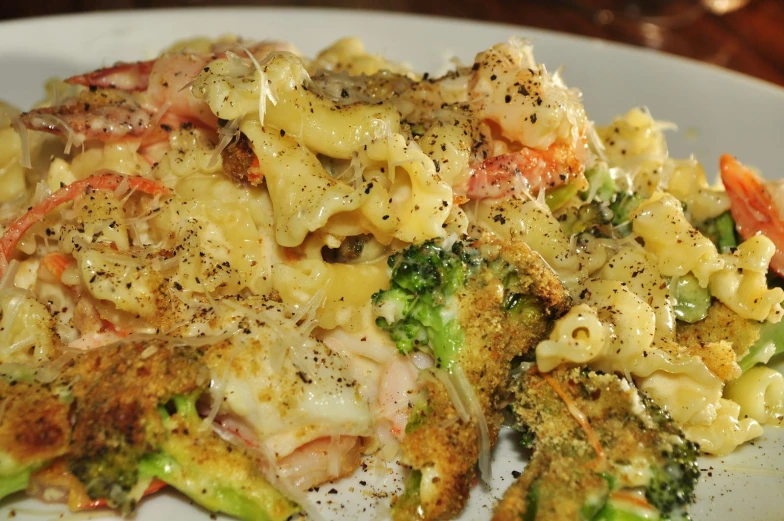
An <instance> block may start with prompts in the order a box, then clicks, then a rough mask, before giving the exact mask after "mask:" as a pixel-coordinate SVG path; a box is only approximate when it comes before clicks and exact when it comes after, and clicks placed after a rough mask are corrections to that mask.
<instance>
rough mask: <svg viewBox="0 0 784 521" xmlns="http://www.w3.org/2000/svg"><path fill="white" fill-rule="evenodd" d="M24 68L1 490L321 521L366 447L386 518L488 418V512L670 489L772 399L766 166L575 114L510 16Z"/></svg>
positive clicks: (10, 248)
mask: <svg viewBox="0 0 784 521" xmlns="http://www.w3.org/2000/svg"><path fill="white" fill-rule="evenodd" d="M46 88H47V93H48V95H47V99H46V100H44V101H43V102H42V103H40V104H39V105H37V106H36V107H34V108H32V109H31V110H28V111H26V112H24V111H20V110H18V109H16V108H14V107H11V106H9V105H0V108H2V110H1V111H0V223H2V224H1V225H0V233H1V235H0V499H1V498H3V497H6V496H11V495H16V494H17V493H21V494H26V495H28V496H32V497H35V498H38V499H40V500H42V501H46V502H54V503H64V504H67V506H68V508H70V509H71V510H73V511H82V510H91V509H97V508H109V509H113V510H114V511H116V512H118V513H120V514H122V515H124V516H127V515H130V514H132V513H133V512H134V511H135V509H136V507H137V505H138V503H139V501H142V500H143V498H144V497H146V496H149V495H152V494H154V493H155V492H156V491H158V490H159V489H161V488H163V487H167V486H169V487H172V488H173V489H176V490H177V491H179V492H180V493H181V494H183V495H184V496H187V497H188V498H190V499H191V500H192V501H193V502H195V503H196V504H198V505H200V506H202V507H204V508H205V509H206V510H208V511H210V512H222V513H225V514H227V515H229V516H232V517H235V518H237V519H243V520H285V519H289V518H296V517H297V516H302V517H306V518H309V519H320V516H321V514H320V512H319V507H318V505H315V504H312V503H311V502H310V501H309V500H308V498H307V496H306V491H308V490H309V489H312V488H313V487H318V486H320V485H322V484H324V483H329V482H334V481H336V480H338V479H341V478H343V477H345V476H350V475H352V474H354V473H356V472H357V470H358V469H360V468H361V467H362V466H363V465H365V464H366V463H365V462H366V461H368V458H373V459H374V460H375V461H377V462H381V463H380V464H382V465H384V464H391V463H392V462H396V461H399V462H400V463H402V464H403V465H404V466H405V467H406V477H405V482H404V484H403V486H402V487H401V489H400V490H398V491H397V493H396V494H395V495H394V497H392V498H390V500H389V503H388V507H389V509H390V510H389V512H390V513H389V515H390V516H391V518H392V519H394V520H395V521H402V520H443V519H453V518H456V517H458V516H459V515H460V514H461V512H462V511H463V509H464V507H465V504H466V502H467V500H468V498H469V495H470V494H471V491H472V488H473V487H474V485H475V484H476V483H477V481H479V480H485V481H486V480H487V479H488V478H489V475H490V470H491V459H492V451H493V447H494V446H495V444H496V441H497V439H498V436H499V432H500V429H501V428H502V425H504V423H505V422H506V424H507V425H508V426H510V427H512V428H513V429H515V430H517V431H519V433H518V437H519V440H520V444H521V445H522V447H523V449H522V450H523V451H524V452H525V453H526V454H527V457H528V463H527V465H525V468H524V469H523V468H520V469H519V471H520V473H519V474H518V477H517V479H516V480H515V482H514V483H513V484H511V485H510V486H509V488H508V490H507V491H506V493H505V494H504V495H503V497H502V498H501V499H500V500H499V501H498V503H497V504H496V505H495V506H494V507H493V510H492V514H490V513H488V517H490V516H492V519H494V520H496V521H504V520H517V519H524V520H553V519H558V520H592V521H613V520H631V521H634V520H656V519H672V520H679V519H686V518H687V517H686V516H687V509H688V506H689V504H691V503H692V502H693V501H694V499H695V493H694V489H695V485H696V483H697V481H698V479H699V469H698V467H697V457H698V456H699V455H700V454H713V455H726V454H729V453H731V452H732V451H733V450H735V449H736V448H737V447H739V446H740V445H742V444H744V443H746V442H748V441H750V440H753V439H755V438H757V437H759V436H761V435H762V433H763V428H764V427H765V426H773V425H778V424H779V423H780V422H781V419H782V417H783V416H784V376H782V374H780V373H779V372H777V371H776V370H774V369H773V368H771V367H769V366H768V365H767V364H768V363H769V361H770V360H771V359H772V358H774V357H775V356H776V355H778V354H779V353H780V352H781V351H782V350H784V325H782V324H783V323H782V322H781V318H782V314H783V313H784V311H782V301H784V289H782V282H781V279H780V276H782V275H784V233H783V232H782V225H781V223H782V217H781V215H780V210H779V208H777V206H776V201H777V197H778V195H777V194H778V193H780V188H779V187H778V186H777V185H776V184H775V183H766V182H764V181H763V180H762V178H761V177H759V176H758V175H757V174H756V173H755V172H754V171H753V170H752V169H751V168H750V167H747V166H745V165H744V164H742V163H741V162H740V161H739V160H738V159H736V158H735V157H733V156H732V155H730V154H729V153H730V152H732V151H728V154H727V155H724V156H722V157H721V158H717V160H718V163H717V164H718V167H719V173H720V180H717V181H716V182H715V183H714V182H713V181H712V177H713V176H712V175H709V174H706V169H707V170H708V172H709V173H710V172H712V170H713V168H714V167H713V165H711V166H706V167H705V168H704V167H703V165H701V164H700V163H699V162H698V161H697V160H696V159H694V158H674V157H671V156H670V155H669V153H668V149H667V143H666V138H665V132H666V131H667V130H668V129H669V128H670V125H669V124H667V123H663V122H659V121H656V120H655V119H654V118H653V116H652V115H651V114H650V113H649V111H647V110H646V109H644V108H633V109H631V110H629V111H628V112H626V113H625V114H624V115H621V116H618V117H617V118H616V119H614V120H613V121H611V122H609V123H608V124H606V125H599V124H596V125H595V124H594V123H593V122H592V121H591V120H590V119H589V117H588V115H587V114H586V112H585V109H584V107H583V104H582V99H581V94H580V92H579V91H578V90H576V89H574V88H570V87H568V86H567V85H566V84H565V83H564V81H563V79H562V78H561V76H560V75H559V74H558V73H554V74H553V73H550V72H548V70H547V69H546V68H545V67H544V66H543V65H541V64H538V63H537V62H536V60H535V59H534V56H533V50H532V48H531V45H530V44H529V43H528V42H526V41H523V40H519V39H512V40H510V41H508V42H505V43H500V44H498V45H495V46H493V47H491V48H489V49H486V50H483V51H481V52H479V53H478V54H477V55H476V58H475V60H474V62H473V63H471V64H468V65H463V64H456V65H455V66H454V67H453V68H452V69H451V70H449V71H448V72H447V73H445V74H444V75H442V76H432V75H430V74H427V73H419V72H416V71H413V70H411V69H410V68H408V67H407V66H405V65H404V64H400V63H395V62H391V61H389V60H387V59H384V58H383V57H381V56H376V55H373V54H370V53H368V52H367V51H365V49H364V47H363V45H362V43H361V42H359V41H358V40H356V39H354V38H346V39H342V40H339V41H337V42H335V43H334V44H332V45H331V46H330V47H328V48H326V49H324V50H323V51H321V52H320V53H319V54H318V55H317V56H315V57H306V56H303V55H301V53H300V52H299V51H297V49H296V48H294V47H293V46H292V45H290V44H287V43H280V42H269V41H264V42H260V43H254V42H250V41H245V40H239V39H237V38H235V37H224V38H220V39H217V40H208V39H205V38H197V39H193V40H189V41H184V42H179V43H177V44H175V45H174V46H173V47H171V48H170V49H168V50H166V52H164V53H163V54H161V55H160V56H158V57H157V58H155V59H153V60H150V61H141V62H136V63H118V64H116V65H114V66H110V67H107V68H103V69H98V70H95V71H93V72H88V73H85V74H83V75H79V76H75V77H71V78H68V79H66V80H51V81H50V82H49V83H48V84H47V86H46ZM743 160H744V161H748V162H749V163H753V161H754V158H743ZM5 501H12V499H6V500H5ZM368 515H369V516H370V517H368V518H371V517H372V516H371V515H370V514H368ZM373 515H376V514H373ZM379 515H381V514H379ZM383 515H386V514H385V513H384V514H383Z"/></svg>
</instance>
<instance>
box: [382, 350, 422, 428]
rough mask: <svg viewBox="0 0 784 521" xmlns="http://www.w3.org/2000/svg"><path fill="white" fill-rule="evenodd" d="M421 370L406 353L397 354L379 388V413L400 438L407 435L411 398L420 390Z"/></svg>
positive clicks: (385, 369) (386, 368) (385, 371)
mask: <svg viewBox="0 0 784 521" xmlns="http://www.w3.org/2000/svg"><path fill="white" fill-rule="evenodd" d="M418 375H419V371H418V370H417V368H416V366H415V365H414V364H413V362H412V361H411V360H410V359H409V358H408V357H406V356H404V355H400V354H399V355H397V356H396V357H395V358H394V360H393V361H392V362H391V363H388V364H387V366H386V367H385V368H384V373H383V375H382V376H381V379H380V382H379V390H378V398H377V400H378V402H377V414H378V416H379V417H380V419H383V420H385V423H387V422H388V423H389V431H390V432H391V433H392V435H393V436H395V437H396V438H397V439H398V440H402V439H403V438H404V437H405V435H406V424H407V423H408V415H409V412H410V411H411V409H410V407H409V400H410V398H411V397H413V396H415V395H416V394H417V392H418V391H419V390H420V388H421V385H420V384H418V383H417V376H418Z"/></svg>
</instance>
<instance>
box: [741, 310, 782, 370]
mask: <svg viewBox="0 0 784 521" xmlns="http://www.w3.org/2000/svg"><path fill="white" fill-rule="evenodd" d="M781 353H784V320H781V321H779V322H777V323H775V324H774V323H772V322H765V323H764V324H762V327H761V328H760V337H759V339H758V340H757V341H756V342H755V343H754V345H753V346H751V348H749V352H748V353H746V356H744V357H743V358H742V359H741V361H740V362H738V364H739V365H740V368H741V370H742V371H743V372H746V371H748V370H749V369H751V368H752V367H754V366H755V365H757V364H758V363H767V361H768V360H769V359H770V358H772V357H774V356H776V355H780V354H781Z"/></svg>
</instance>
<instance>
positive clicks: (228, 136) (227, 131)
mask: <svg viewBox="0 0 784 521" xmlns="http://www.w3.org/2000/svg"><path fill="white" fill-rule="evenodd" d="M241 121H242V120H241V119H240V118H236V119H232V120H231V121H229V122H228V123H226V124H225V125H224V126H222V127H221V128H220V129H218V135H219V136H220V141H219V142H218V146H216V147H215V150H214V151H213V152H212V156H211V157H210V160H209V161H208V162H207V166H208V167H213V166H215V165H216V164H217V162H218V158H219V157H220V155H221V154H222V153H223V151H224V150H225V149H226V147H227V146H229V145H230V144H231V142H232V141H234V140H235V139H237V138H238V137H239V135H240V122H241Z"/></svg>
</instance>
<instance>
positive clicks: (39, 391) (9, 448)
mask: <svg viewBox="0 0 784 521" xmlns="http://www.w3.org/2000/svg"><path fill="white" fill-rule="evenodd" d="M200 356H201V355H200V352H199V351H198V350H197V349H195V348H192V347H185V346H179V347H177V346H169V345H167V344H166V343H165V342H160V341H148V342H132V343H127V344H120V345H113V346H107V347H105V348H100V349H95V350H92V351H87V352H84V353H80V354H79V355H78V356H76V357H75V358H74V359H73V360H71V361H70V362H69V363H68V364H67V365H66V366H65V368H64V369H63V370H62V371H61V373H60V375H58V377H57V378H56V379H55V380H54V382H52V383H50V384H41V383H37V382H35V381H34V380H33V381H32V382H31V383H24V382H20V381H16V380H11V379H9V378H8V377H6V378H3V379H0V402H2V403H0V407H2V408H3V410H4V413H3V415H2V417H1V418H0V447H2V449H3V451H5V452H6V453H7V454H9V455H10V456H11V457H13V458H14V459H15V460H16V461H17V463H20V464H22V465H31V466H33V467H38V466H41V465H44V464H47V463H49V462H51V461H52V460H54V459H55V458H57V457H60V456H63V457H64V458H65V460H66V461H68V462H73V461H75V460H77V459H81V458H90V457H93V456H98V455H102V454H106V452H107V451H109V452H111V451H115V450H118V449H120V448H122V451H123V452H124V453H125V452H126V449H128V448H130V450H129V451H127V452H128V453H129V454H131V455H133V454H137V455H139V456H141V455H142V454H143V453H145V452H147V451H150V450H152V449H153V448H154V446H155V443H156V440H157V439H158V438H157V437H158V436H159V435H160V434H161V433H162V424H161V420H160V414H159V413H158V409H157V408H158V406H159V405H160V404H161V403H163V402H165V401H166V400H168V399H169V398H170V397H172V396H175V395H183V394H188V393H190V392H193V391H194V390H196V389H198V388H200V387H204V386H206V384H207V378H206V376H205V373H204V372H203V371H205V369H204V367H203V366H202V364H201V363H199V358H200Z"/></svg>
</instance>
